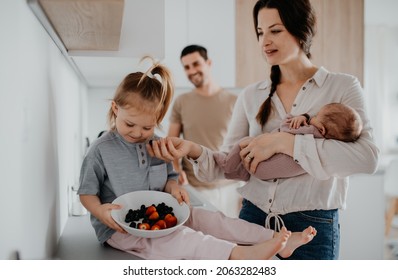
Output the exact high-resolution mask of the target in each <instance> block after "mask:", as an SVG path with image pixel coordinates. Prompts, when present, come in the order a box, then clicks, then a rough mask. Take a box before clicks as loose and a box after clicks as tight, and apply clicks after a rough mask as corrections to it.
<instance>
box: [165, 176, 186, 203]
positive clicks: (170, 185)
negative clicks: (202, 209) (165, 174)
mask: <svg viewBox="0 0 398 280" xmlns="http://www.w3.org/2000/svg"><path fill="white" fill-rule="evenodd" d="M164 190H165V192H168V193H169V194H171V195H172V196H173V197H174V198H175V199H177V201H178V203H179V204H182V203H183V202H185V203H186V204H188V205H189V203H190V200H189V194H188V192H187V190H186V189H185V188H184V187H183V186H181V185H179V184H178V183H177V182H176V181H174V180H169V181H168V182H167V184H166V187H165V189H164Z"/></svg>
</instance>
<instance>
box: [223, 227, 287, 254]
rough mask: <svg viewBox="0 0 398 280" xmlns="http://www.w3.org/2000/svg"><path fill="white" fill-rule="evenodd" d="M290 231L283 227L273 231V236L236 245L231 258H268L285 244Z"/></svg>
mask: <svg viewBox="0 0 398 280" xmlns="http://www.w3.org/2000/svg"><path fill="white" fill-rule="evenodd" d="M291 234H292V233H291V232H290V231H288V230H287V229H286V228H285V227H283V228H282V229H281V231H280V232H275V234H274V237H273V238H272V239H270V240H267V241H265V242H263V243H259V244H255V245H252V246H239V245H238V246H236V247H235V248H233V249H232V252H231V255H230V257H229V258H230V259H231V260H269V259H271V258H272V257H273V256H275V255H276V254H277V253H278V252H280V251H281V250H283V248H284V247H285V246H286V245H287V242H288V239H289V237H290V236H291Z"/></svg>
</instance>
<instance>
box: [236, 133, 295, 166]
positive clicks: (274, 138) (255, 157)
mask: <svg viewBox="0 0 398 280" xmlns="http://www.w3.org/2000/svg"><path fill="white" fill-rule="evenodd" d="M239 145H240V147H241V151H240V157H241V159H242V163H243V166H244V167H245V168H246V169H247V170H248V171H249V172H250V173H252V174H253V173H254V172H255V171H256V169H257V166H258V164H259V163H260V162H261V161H263V160H266V159H269V158H270V157H272V156H273V155H274V154H276V153H284V154H287V155H290V156H293V149H294V135H292V134H289V133H285V132H276V133H264V134H261V135H259V136H257V137H255V138H249V139H245V140H243V141H242V142H240V143H239Z"/></svg>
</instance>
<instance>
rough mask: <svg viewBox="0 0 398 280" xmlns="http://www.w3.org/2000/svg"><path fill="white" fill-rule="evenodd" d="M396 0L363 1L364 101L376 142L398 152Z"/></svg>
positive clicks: (379, 145)
mask: <svg viewBox="0 0 398 280" xmlns="http://www.w3.org/2000/svg"><path fill="white" fill-rule="evenodd" d="M397 10H398V1H396V0H366V1H365V80H364V90H365V101H366V105H367V108H368V111H369V117H370V120H371V123H372V126H373V128H374V137H375V142H376V144H377V145H378V147H379V148H380V150H381V152H382V153H383V154H390V153H398V126H397V125H396V123H397V122H398V80H397V77H398V66H397V65H398V52H397V49H398V17H397V16H396V11H397Z"/></svg>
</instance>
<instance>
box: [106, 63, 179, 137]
mask: <svg viewBox="0 0 398 280" xmlns="http://www.w3.org/2000/svg"><path fill="white" fill-rule="evenodd" d="M145 59H151V60H152V66H151V67H150V68H149V69H148V70H147V71H146V72H145V73H143V72H135V73H130V74H128V75H127V76H126V77H125V78H124V79H123V81H122V82H121V83H120V85H119V86H118V87H117V89H116V92H115V96H114V97H113V101H114V102H115V103H116V105H117V106H119V107H122V108H125V107H134V108H135V109H138V110H139V111H141V112H153V113H154V115H155V117H156V124H157V125H159V124H160V123H161V121H162V120H163V118H164V116H165V115H166V112H167V109H168V108H169V106H170V103H171V100H172V99H173V93H174V85H173V81H172V76H171V73H170V71H169V70H168V69H167V68H166V67H165V66H164V65H162V64H160V63H159V62H155V60H154V59H153V58H152V57H150V56H145V57H143V58H142V59H141V61H143V60H145ZM115 120H116V115H115V113H114V112H113V110H112V106H111V108H110V109H109V112H108V123H109V126H110V129H111V130H115V128H116V127H115Z"/></svg>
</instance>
